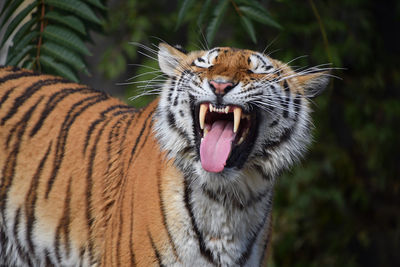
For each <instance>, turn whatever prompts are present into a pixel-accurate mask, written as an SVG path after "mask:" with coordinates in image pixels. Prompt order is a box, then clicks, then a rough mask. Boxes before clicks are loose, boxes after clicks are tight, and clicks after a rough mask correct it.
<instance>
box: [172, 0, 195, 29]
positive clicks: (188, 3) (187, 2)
mask: <svg viewBox="0 0 400 267" xmlns="http://www.w3.org/2000/svg"><path fill="white" fill-rule="evenodd" d="M193 4H194V0H184V1H183V3H182V6H181V8H180V9H179V13H178V19H177V22H176V26H175V30H177V29H178V28H179V26H181V24H182V21H183V18H184V17H185V15H186V13H187V11H188V10H189V9H190V8H191V7H192V6H193Z"/></svg>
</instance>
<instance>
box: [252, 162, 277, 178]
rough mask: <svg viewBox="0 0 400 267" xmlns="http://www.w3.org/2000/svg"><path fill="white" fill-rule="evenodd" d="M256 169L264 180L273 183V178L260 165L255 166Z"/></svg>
mask: <svg viewBox="0 0 400 267" xmlns="http://www.w3.org/2000/svg"><path fill="white" fill-rule="evenodd" d="M254 167H255V168H256V170H257V172H259V173H260V174H261V176H262V178H263V179H264V180H266V181H271V182H272V181H273V176H272V175H271V174H269V173H266V172H265V171H264V169H263V168H262V167H261V166H260V165H258V164H255V165H254Z"/></svg>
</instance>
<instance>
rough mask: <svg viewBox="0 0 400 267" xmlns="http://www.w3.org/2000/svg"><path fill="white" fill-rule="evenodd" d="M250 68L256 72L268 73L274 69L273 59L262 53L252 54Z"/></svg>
mask: <svg viewBox="0 0 400 267" xmlns="http://www.w3.org/2000/svg"><path fill="white" fill-rule="evenodd" d="M250 66H251V68H250V70H251V71H252V72H253V73H256V74H268V73H272V72H273V71H274V67H273V66H272V63H271V61H270V60H269V59H268V58H266V57H265V56H263V55H261V54H254V55H251V56H250Z"/></svg>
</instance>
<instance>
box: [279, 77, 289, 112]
mask: <svg viewBox="0 0 400 267" xmlns="http://www.w3.org/2000/svg"><path fill="white" fill-rule="evenodd" d="M283 90H284V91H285V92H286V98H285V101H281V103H282V107H283V117H284V118H287V117H288V116H289V111H288V109H289V101H290V88H289V85H288V83H287V81H286V80H285V82H284V83H283Z"/></svg>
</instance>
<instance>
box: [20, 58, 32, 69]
mask: <svg viewBox="0 0 400 267" xmlns="http://www.w3.org/2000/svg"><path fill="white" fill-rule="evenodd" d="M34 63H35V60H32V59H28V60H25V62H24V63H22V67H23V68H24V69H29V70H31V69H32V68H33V65H34Z"/></svg>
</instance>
